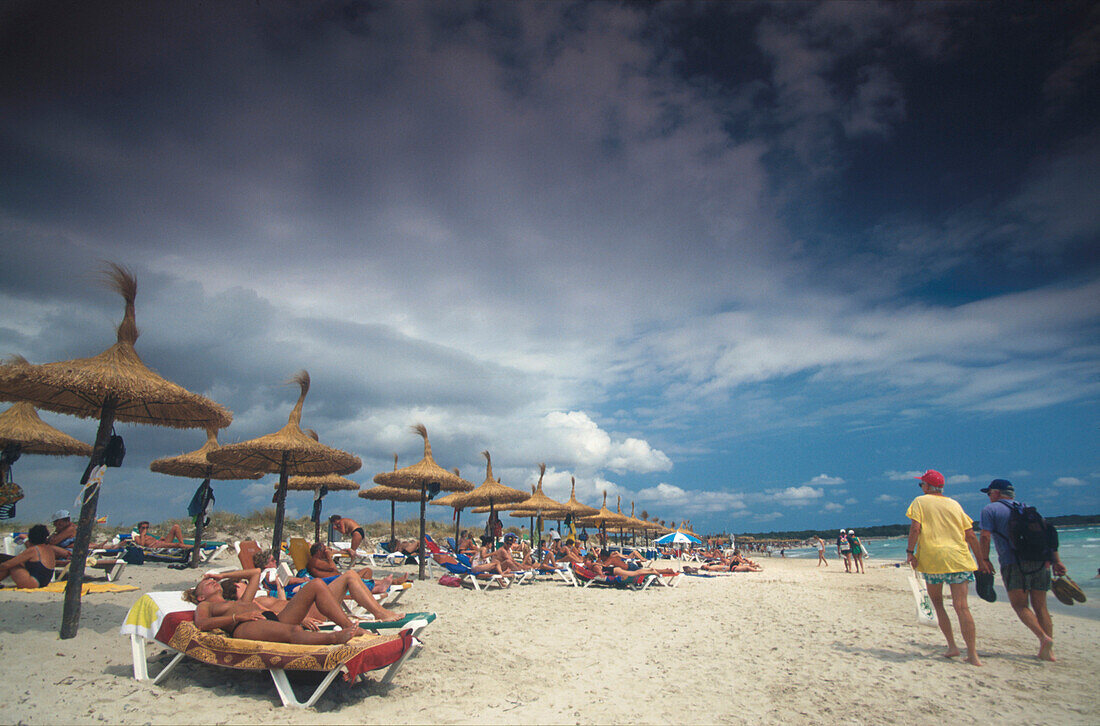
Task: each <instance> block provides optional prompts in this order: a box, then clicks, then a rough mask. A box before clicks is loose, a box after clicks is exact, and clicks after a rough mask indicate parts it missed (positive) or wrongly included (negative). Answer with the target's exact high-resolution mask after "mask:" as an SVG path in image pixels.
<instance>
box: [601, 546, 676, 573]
mask: <svg viewBox="0 0 1100 726" xmlns="http://www.w3.org/2000/svg"><path fill="white" fill-rule="evenodd" d="M599 562H600V564H601V565H603V566H604V567H616V568H618V569H620V570H626V571H627V572H641V571H643V570H648V571H651V573H650V574H655V575H663V576H666V577H667V576H670V575H675V574H677V573H676V570H673V569H672V568H671V567H662V568H656V567H642V566H640V565H639V564H638V563H637V562H633V563H632V562H627V561H626V560H624V559H623V557H622V555H620V554H619V553H618V552H612V551H610V550H602V551H601V553H600V559H599Z"/></svg>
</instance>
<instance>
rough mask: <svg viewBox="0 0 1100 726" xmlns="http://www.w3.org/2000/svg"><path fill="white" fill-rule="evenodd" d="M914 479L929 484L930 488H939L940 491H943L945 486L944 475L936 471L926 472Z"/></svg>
mask: <svg viewBox="0 0 1100 726" xmlns="http://www.w3.org/2000/svg"><path fill="white" fill-rule="evenodd" d="M913 478H914V479H919V480H920V481H922V482H924V483H925V484H928V485H929V486H934V487H939V488H940V489H942V488H943V485H944V484H945V482H944V480H943V474H941V473H939V472H938V471H936V470H935V469H929V470H928V471H926V472H924V473H923V474H921V475H920V476H917V477H913Z"/></svg>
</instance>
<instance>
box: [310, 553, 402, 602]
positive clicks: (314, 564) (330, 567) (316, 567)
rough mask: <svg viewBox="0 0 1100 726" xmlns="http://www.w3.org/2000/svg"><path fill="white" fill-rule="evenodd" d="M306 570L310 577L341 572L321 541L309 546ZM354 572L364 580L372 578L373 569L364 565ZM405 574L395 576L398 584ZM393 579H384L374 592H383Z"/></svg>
mask: <svg viewBox="0 0 1100 726" xmlns="http://www.w3.org/2000/svg"><path fill="white" fill-rule="evenodd" d="M306 570H307V571H308V573H309V576H310V577H321V578H325V577H336V576H337V575H339V574H341V573H340V570H338V569H336V562H334V561H333V559H332V550H330V549H329V548H328V547H326V546H325V545H324V544H323V543H321V542H314V543H313V545H312V546H311V547H310V548H309V560H307V561H306ZM355 573H356V574H358V575H359V577H361V578H363V579H364V580H373V579H374V570H372V569H371V568H369V567H364V568H362V569H360V570H355ZM298 576H299V577H304V576H305V575H303V574H302V573H301V572H299V573H298ZM405 578H406V575H401V576H400V577H399V578H397V581H398V584H400V583H402V582H404V581H405ZM393 581H394V578H393V577H390V578H389V579H388V580H386V583H385V587H381V586H380V585H379V589H375V592H385V591H386V590H388V589H389V588H390V584H391V583H392V582H393Z"/></svg>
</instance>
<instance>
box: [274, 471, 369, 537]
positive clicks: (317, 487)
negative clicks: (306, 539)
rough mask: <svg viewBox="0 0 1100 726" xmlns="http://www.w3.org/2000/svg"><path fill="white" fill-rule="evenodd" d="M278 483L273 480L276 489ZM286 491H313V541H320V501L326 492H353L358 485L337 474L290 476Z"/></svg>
mask: <svg viewBox="0 0 1100 726" xmlns="http://www.w3.org/2000/svg"><path fill="white" fill-rule="evenodd" d="M278 487H279V483H278V482H275V488H276V489H278ZM286 488H287V491H297V492H315V495H314V498H313V505H314V511H313V516H312V519H313V525H314V526H313V541H314V542H320V541H321V506H322V505H321V501H322V499H323V498H324V496H325V494H327V493H328V492H338V491H345V492H354V491H357V490H358V489H359V485H358V484H357V483H355V482H353V481H352V480H351V479H348V478H346V477H342V476H340V475H339V474H322V475H320V476H301V475H300V476H292V477H290V478H289V479H288V480H287V482H286Z"/></svg>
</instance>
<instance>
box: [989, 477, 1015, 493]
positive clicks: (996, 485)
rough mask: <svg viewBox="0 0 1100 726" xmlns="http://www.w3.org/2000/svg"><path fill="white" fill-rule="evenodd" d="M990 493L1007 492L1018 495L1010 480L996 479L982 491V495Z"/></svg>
mask: <svg viewBox="0 0 1100 726" xmlns="http://www.w3.org/2000/svg"><path fill="white" fill-rule="evenodd" d="M990 491H997V492H1006V493H1008V494H1015V493H1016V489H1015V488H1013V486H1012V482H1010V481H1009V480H1008V479H994V480H993V481H991V482H989V486H987V487H984V488H983V489H982V494H988V493H989V492H990Z"/></svg>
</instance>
